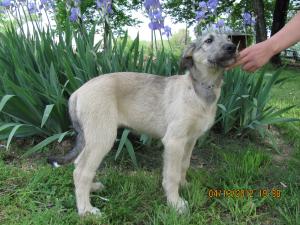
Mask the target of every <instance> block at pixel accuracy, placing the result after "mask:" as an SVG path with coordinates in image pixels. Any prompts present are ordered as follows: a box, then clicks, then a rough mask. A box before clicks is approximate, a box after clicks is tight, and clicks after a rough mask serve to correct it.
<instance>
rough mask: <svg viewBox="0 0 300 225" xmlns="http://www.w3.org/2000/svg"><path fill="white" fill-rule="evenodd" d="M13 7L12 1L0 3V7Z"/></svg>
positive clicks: (6, 0) (5, 0)
mask: <svg viewBox="0 0 300 225" xmlns="http://www.w3.org/2000/svg"><path fill="white" fill-rule="evenodd" d="M11 5H12V3H11V0H3V1H2V2H1V3H0V6H3V7H6V8H8V7H10V6H11Z"/></svg>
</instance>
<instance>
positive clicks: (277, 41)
mask: <svg viewBox="0 0 300 225" xmlns="http://www.w3.org/2000/svg"><path fill="white" fill-rule="evenodd" d="M298 41H300V12H298V13H297V14H296V15H295V16H294V17H293V18H292V19H291V20H290V21H289V22H288V23H287V24H286V25H285V26H284V27H283V28H282V29H281V30H280V31H278V32H277V33H276V34H274V35H273V36H272V37H271V38H269V39H268V41H267V42H269V44H270V47H271V48H272V50H273V54H274V55H275V54H277V53H279V52H281V51H282V50H284V49H286V48H288V47H290V46H292V45H293V44H295V43H297V42H298Z"/></svg>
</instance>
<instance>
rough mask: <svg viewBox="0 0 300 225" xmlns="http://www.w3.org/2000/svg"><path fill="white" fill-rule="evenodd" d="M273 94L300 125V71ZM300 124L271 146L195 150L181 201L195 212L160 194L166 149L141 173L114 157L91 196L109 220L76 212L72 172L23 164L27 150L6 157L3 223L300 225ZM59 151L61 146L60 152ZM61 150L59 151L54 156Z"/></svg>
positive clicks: (153, 152)
mask: <svg viewBox="0 0 300 225" xmlns="http://www.w3.org/2000/svg"><path fill="white" fill-rule="evenodd" d="M281 76H282V77H283V78H284V77H287V78H288V80H287V81H286V82H285V83H284V84H283V85H281V86H277V87H276V89H274V90H273V97H272V99H271V101H270V104H273V105H276V106H277V107H279V108H282V107H284V106H287V105H291V104H293V105H296V106H295V108H293V109H292V110H291V111H290V112H288V114H287V115H285V116H291V117H297V118H300V98H299V96H300V88H299V87H300V71H297V70H291V69H286V70H285V71H284V72H283V73H282V75H281ZM299 127H300V123H293V124H292V123H291V124H281V125H276V127H270V130H271V131H272V133H273V136H274V140H275V142H276V143H277V147H278V150H277V151H276V150H274V148H273V147H272V145H271V144H270V140H267V139H266V140H262V139H260V138H257V136H255V135H253V136H249V137H247V138H246V137H245V138H243V139H237V138H235V137H228V136H226V137H224V136H220V135H217V134H213V133H211V134H210V135H209V137H208V139H207V140H206V141H205V142H204V143H202V144H201V145H200V143H199V144H198V145H197V147H196V148H195V150H194V153H193V156H192V167H191V168H190V169H189V171H188V181H189V184H188V185H187V187H184V188H182V190H181V194H182V196H183V197H184V198H185V199H187V200H188V202H189V213H187V214H184V215H177V214H176V212H175V211H174V210H172V209H171V208H169V207H168V206H166V199H165V197H164V193H163V190H162V187H161V161H162V160H161V155H162V150H161V146H160V145H159V144H156V143H155V144H153V145H152V146H150V147H144V148H139V149H137V150H136V155H137V159H138V162H139V169H137V170H135V169H133V167H132V164H131V162H130V158H129V156H127V155H126V154H123V155H121V157H120V159H119V160H118V161H117V162H115V161H114V154H115V151H112V152H111V153H110V154H109V156H107V158H106V160H105V162H104V163H103V165H101V168H100V170H99V172H98V174H97V179H99V180H101V181H102V182H103V183H104V185H105V186H106V189H104V190H103V191H101V192H98V193H93V194H92V203H93V204H94V205H95V206H97V207H98V208H100V209H101V211H102V216H101V217H95V216H88V217H85V218H80V217H78V216H77V213H76V204H75V197H74V190H73V189H74V187H73V182H72V170H73V165H68V166H65V167H60V168H56V169H54V168H51V167H50V166H49V165H47V164H46V157H45V155H44V154H41V155H35V156H33V157H31V158H21V157H20V156H21V153H22V152H23V151H24V147H23V145H24V143H21V144H20V143H17V142H16V143H14V144H13V146H12V148H11V149H10V151H8V152H6V151H5V150H4V149H1V151H0V224H18V225H19V224H39V225H40V224H59V225H62V224H89V225H90V224H116V225H121V224H122V225H123V224H170V225H176V224H178V225H184V224H192V225H197V224H199V225H201V224H214V225H215V224H228V225H229V224H234V225H235V224H236V225H243V224H245V225H246V224H255V225H257V224H262V225H267V224H270V225H271V224H272V225H274V224H282V225H286V224H290V225H297V224H300V173H299V171H300V128H299ZM53 148H55V147H53ZM49 150H50V152H51V151H55V149H54V150H53V149H49Z"/></svg>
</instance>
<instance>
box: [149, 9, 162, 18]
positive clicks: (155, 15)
mask: <svg viewBox="0 0 300 225" xmlns="http://www.w3.org/2000/svg"><path fill="white" fill-rule="evenodd" d="M149 17H150V18H151V20H161V19H163V16H162V12H161V10H160V9H156V10H154V12H149Z"/></svg>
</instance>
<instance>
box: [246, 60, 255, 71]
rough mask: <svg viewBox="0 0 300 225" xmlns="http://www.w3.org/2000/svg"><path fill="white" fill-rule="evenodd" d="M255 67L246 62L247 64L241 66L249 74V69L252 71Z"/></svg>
mask: <svg viewBox="0 0 300 225" xmlns="http://www.w3.org/2000/svg"><path fill="white" fill-rule="evenodd" d="M254 67H255V66H254V65H253V64H252V63H251V62H248V63H246V64H245V65H244V66H243V70H246V71H249V72H250V70H251V69H253V68H254Z"/></svg>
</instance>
